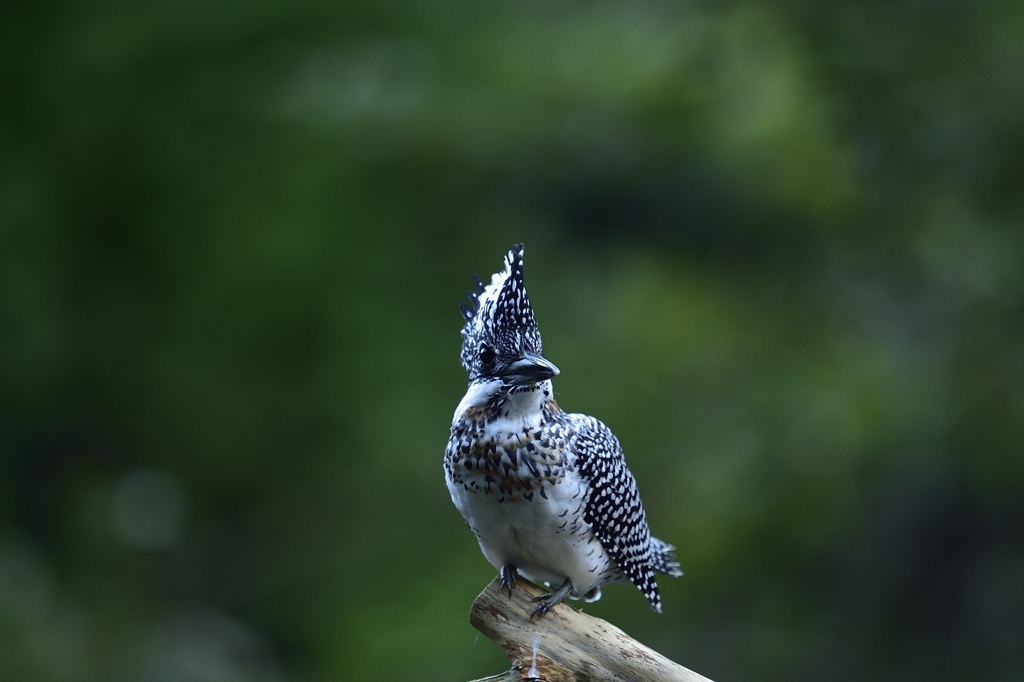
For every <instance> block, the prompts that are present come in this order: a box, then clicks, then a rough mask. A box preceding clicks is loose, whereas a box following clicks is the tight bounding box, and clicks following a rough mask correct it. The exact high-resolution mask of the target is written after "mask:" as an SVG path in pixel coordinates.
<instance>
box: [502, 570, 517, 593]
mask: <svg viewBox="0 0 1024 682" xmlns="http://www.w3.org/2000/svg"><path fill="white" fill-rule="evenodd" d="M518 576H519V572H518V571H517V570H516V567H515V566H513V565H512V564H505V565H504V566H502V567H501V591H502V592H508V598H509V599H511V598H512V588H513V587H515V584H516V578H517V577H518Z"/></svg>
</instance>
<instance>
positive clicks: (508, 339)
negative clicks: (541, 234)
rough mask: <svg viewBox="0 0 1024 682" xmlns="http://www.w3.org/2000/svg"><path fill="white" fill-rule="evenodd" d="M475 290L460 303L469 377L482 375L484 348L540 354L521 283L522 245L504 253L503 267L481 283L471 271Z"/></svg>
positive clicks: (506, 355) (503, 355)
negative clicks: (481, 354)
mask: <svg viewBox="0 0 1024 682" xmlns="http://www.w3.org/2000/svg"><path fill="white" fill-rule="evenodd" d="M473 280H474V282H475V284H476V289H475V290H470V291H467V292H466V294H467V295H468V296H469V304H468V305H467V304H466V303H460V304H459V309H460V310H461V311H462V316H463V317H464V318H465V320H466V324H465V326H464V327H463V328H462V356H461V358H462V366H463V367H465V368H466V371H467V372H468V373H469V376H470V379H476V378H479V377H480V376H483V375H484V374H485V367H484V366H483V365H482V363H481V362H480V352H481V350H483V349H484V348H489V349H490V350H492V351H494V352H495V353H496V354H497V355H498V356H499V358H514V357H518V356H520V355H522V353H523V352H531V353H537V354H538V355H539V354H540V353H541V341H540V330H539V329H538V328H537V320H536V318H534V316H533V307H532V306H531V305H530V298H529V296H527V295H526V285H525V284H524V283H523V245H522V244H516V245H515V246H513V247H512V248H511V249H509V252H508V253H507V254H506V255H505V268H504V269H503V270H501V271H499V272H496V273H494V275H492V276H491V282H490V284H487V285H484V283H483V282H482V281H481V280H480V275H479V274H478V273H477V274H474V275H473Z"/></svg>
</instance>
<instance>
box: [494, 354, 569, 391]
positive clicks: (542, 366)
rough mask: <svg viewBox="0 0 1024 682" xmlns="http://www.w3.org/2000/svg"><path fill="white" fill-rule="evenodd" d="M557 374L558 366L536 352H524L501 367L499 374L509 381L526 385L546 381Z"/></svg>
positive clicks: (518, 384)
mask: <svg viewBox="0 0 1024 682" xmlns="http://www.w3.org/2000/svg"><path fill="white" fill-rule="evenodd" d="M557 374H558V368H557V367H555V366H554V365H553V364H552V363H551V362H549V361H548V360H545V359H544V358H542V357H541V356H539V355H537V354H536V353H524V354H523V357H521V358H520V359H518V360H515V361H513V362H510V363H509V364H507V365H506V366H505V367H503V368H502V370H501V372H500V376H501V377H502V378H503V379H505V380H506V381H508V382H509V383H512V384H516V385H517V386H526V385H529V384H536V383H538V382H541V381H546V380H548V379H550V378H551V377H553V376H556V375H557Z"/></svg>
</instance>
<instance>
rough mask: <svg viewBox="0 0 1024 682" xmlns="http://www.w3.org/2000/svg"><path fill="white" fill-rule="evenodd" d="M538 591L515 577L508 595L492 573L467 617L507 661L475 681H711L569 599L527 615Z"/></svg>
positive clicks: (533, 605)
mask: <svg viewBox="0 0 1024 682" xmlns="http://www.w3.org/2000/svg"><path fill="white" fill-rule="evenodd" d="M540 594H544V592H543V590H541V589H540V588H539V587H537V586H536V585H534V584H533V583H531V582H528V581H526V580H524V579H522V578H519V579H518V580H517V581H516V586H515V589H514V590H512V597H511V599H510V598H509V597H508V595H507V594H505V593H504V592H502V591H501V580H500V579H498V578H495V579H494V580H493V581H492V582H491V584H490V585H488V586H487V587H486V588H485V589H484V591H483V592H481V593H480V596H479V597H477V598H476V601H474V602H473V609H472V610H471V611H470V614H469V621H470V622H471V623H472V624H473V627H475V628H476V629H477V630H479V631H480V632H482V633H484V634H485V635H487V636H488V637H489V638H490V639H491V640H492V641H494V643H495V644H497V645H498V646H500V647H501V648H502V649H503V650H504V651H505V653H506V654H507V655H508V657H509V659H510V660H511V661H512V669H511V670H510V671H508V672H507V673H505V674H502V675H495V676H493V677H487V678H484V679H483V680H477V681H476V682H492V681H493V682H499V681H501V682H519V681H521V680H534V681H541V682H604V681H605V680H608V681H614V682H626V681H627V680H628V681H630V682H634V681H636V682H639V681H641V680H644V681H650V682H711V681H710V680H708V679H707V678H706V677H702V676H701V675H698V674H697V673H695V672H693V671H692V670H687V669H686V668H684V667H683V666H681V665H679V664H678V663H674V662H672V661H670V660H669V659H667V658H665V657H664V656H662V655H661V654H659V653H658V652H656V651H654V650H653V649H649V648H647V647H646V646H644V645H643V644H641V643H640V642H637V641H636V640H635V639H633V638H631V637H630V636H629V635H627V634H626V633H624V632H623V631H622V630H620V629H618V628H617V627H615V626H614V625H612V624H610V623H608V622H606V621H603V620H601V619H600V618H595V617H594V616H588V615H587V614H585V613H583V612H582V611H580V610H579V609H574V608H573V607H571V606H569V605H568V604H559V605H558V606H556V607H555V608H553V609H551V610H550V611H548V612H547V613H546V614H544V615H543V616H541V617H539V618H533V619H531V618H530V613H531V612H532V611H533V609H534V607H535V606H536V604H534V602H533V597H535V596H537V595H540Z"/></svg>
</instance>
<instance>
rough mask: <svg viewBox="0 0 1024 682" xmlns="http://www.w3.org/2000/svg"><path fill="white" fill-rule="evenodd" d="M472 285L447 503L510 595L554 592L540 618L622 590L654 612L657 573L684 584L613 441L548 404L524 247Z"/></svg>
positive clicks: (547, 371)
mask: <svg viewBox="0 0 1024 682" xmlns="http://www.w3.org/2000/svg"><path fill="white" fill-rule="evenodd" d="M474 280H475V283H476V288H475V289H474V290H471V291H469V292H467V293H468V294H469V300H470V303H469V305H467V304H465V303H462V304H460V308H461V310H462V314H463V317H464V318H465V320H466V324H465V326H464V327H463V329H462V338H463V342H462V355H461V359H462V365H463V367H465V368H466V371H467V373H468V374H469V388H468V390H467V391H466V395H465V396H464V397H463V398H462V401H461V402H460V403H459V406H458V408H457V409H456V410H455V416H454V419H453V421H452V429H451V438H450V439H449V441H448V447H447V449H446V451H445V458H444V468H445V480H446V482H447V484H448V490H449V492H450V493H451V496H452V501H453V502H454V503H455V506H456V507H457V508H458V510H459V511H460V512H461V513H462V516H463V518H465V519H466V523H467V524H468V525H469V527H470V529H472V531H473V533H474V534H475V535H476V537H477V540H478V541H479V543H480V549H481V550H482V551H483V554H484V557H485V558H486V559H487V560H488V561H489V562H490V563H491V564H492V565H493V566H494V567H495V568H498V569H499V570H500V572H501V577H502V583H503V586H504V587H505V588H506V589H508V590H509V593H510V594H511V590H512V586H513V584H514V582H515V576H516V574H517V572H519V573H522V574H523V575H524V576H526V577H527V578H529V579H530V580H533V581H534V582H542V583H546V584H548V585H549V586H553V587H556V588H557V589H556V590H555V591H554V592H553V593H551V594H549V595H547V596H546V597H544V598H543V599H542V600H541V602H540V605H539V606H538V607H537V610H536V611H535V613H538V614H543V613H544V612H545V611H547V610H548V609H550V608H551V607H552V606H554V605H555V604H557V603H558V602H560V601H562V600H563V599H564V598H565V597H567V596H568V597H572V598H582V599H585V600H587V601H595V600H597V599H599V598H600V597H601V588H602V587H603V586H605V585H608V584H612V583H624V582H627V581H632V582H633V583H634V584H635V585H636V586H637V587H638V588H639V589H640V591H641V592H643V594H644V596H645V597H647V600H648V601H649V602H650V604H651V607H652V608H654V610H656V611H659V612H660V611H661V596H660V595H659V593H658V583H657V581H656V580H655V577H654V576H655V574H656V573H663V574H666V575H670V576H679V575H682V572H681V571H680V570H679V564H677V563H676V561H675V558H674V556H673V555H672V550H673V547H672V546H671V545H668V544H666V543H664V542H662V541H661V540H658V539H657V538H655V537H652V536H651V532H650V530H649V529H648V527H647V517H646V515H645V514H644V508H643V505H642V504H641V502H640V493H639V491H638V490H637V485H636V480H635V479H634V478H633V474H632V473H630V471H629V469H628V468H627V467H626V460H625V458H624V457H623V454H622V448H621V446H620V445H619V441H618V439H616V438H615V435H614V434H613V433H612V432H611V430H610V429H609V428H608V427H607V426H605V425H604V424H603V423H601V422H600V421H598V420H597V419H595V418H593V417H589V416H586V415H582V414H567V413H565V412H563V411H562V410H561V409H560V408H559V407H558V405H557V404H556V403H555V401H554V399H553V392H552V388H551V378H552V377H554V376H555V375H557V374H558V369H557V368H556V367H555V366H554V365H553V364H551V363H550V362H549V361H548V360H546V359H545V358H544V357H543V355H542V350H541V339H540V331H539V330H538V328H537V321H536V319H535V318H534V315H533V308H532V307H531V306H530V300H529V298H528V296H527V294H526V288H525V286H524V284H523V247H522V245H521V244H520V245H516V246H513V247H512V249H511V250H510V251H509V252H508V255H506V256H505V267H504V269H503V270H502V271H500V272H498V273H495V274H494V275H493V276H492V277H491V281H490V283H488V284H486V285H485V284H484V283H483V282H482V281H481V280H480V278H479V276H474Z"/></svg>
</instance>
